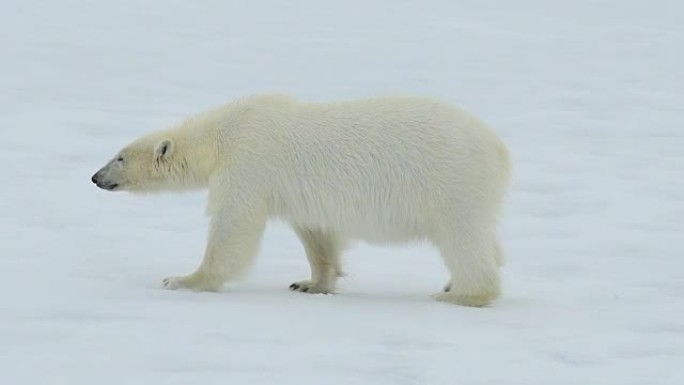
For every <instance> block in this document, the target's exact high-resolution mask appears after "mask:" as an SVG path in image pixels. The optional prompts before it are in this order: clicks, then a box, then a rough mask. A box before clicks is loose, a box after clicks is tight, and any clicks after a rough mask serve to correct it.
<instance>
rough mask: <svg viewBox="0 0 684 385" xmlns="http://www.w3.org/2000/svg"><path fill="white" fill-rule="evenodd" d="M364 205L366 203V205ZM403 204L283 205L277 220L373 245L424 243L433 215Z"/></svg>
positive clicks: (275, 213)
mask: <svg viewBox="0 0 684 385" xmlns="http://www.w3.org/2000/svg"><path fill="white" fill-rule="evenodd" d="M364 203H365V202H364ZM402 203H403V204H397V203H396V202H394V204H385V205H373V204H359V202H355V204H351V202H345V201H344V199H336V200H331V201H327V202H320V201H318V200H313V201H306V200H294V201H293V200H290V201H287V202H283V201H281V203H280V204H279V205H277V206H278V207H276V210H273V212H272V214H273V216H274V217H278V218H280V219H282V220H284V221H286V222H289V223H291V224H293V225H297V226H300V227H304V228H310V229H322V230H328V231H334V232H336V233H338V234H340V235H342V236H344V237H346V238H349V239H357V240H362V241H366V242H370V243H401V242H406V241H411V240H417V239H421V238H423V237H424V236H425V234H426V233H427V231H428V227H429V225H430V224H429V218H430V217H431V215H429V213H426V212H424V210H421V209H420V208H419V207H414V206H412V205H411V204H408V203H407V202H402Z"/></svg>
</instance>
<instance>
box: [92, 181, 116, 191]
mask: <svg viewBox="0 0 684 385" xmlns="http://www.w3.org/2000/svg"><path fill="white" fill-rule="evenodd" d="M97 187H99V188H101V189H103V190H107V191H112V190H114V189H116V188H117V187H119V184H118V183H111V184H110V183H98V184H97Z"/></svg>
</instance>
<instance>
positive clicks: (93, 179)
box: [90, 174, 97, 184]
mask: <svg viewBox="0 0 684 385" xmlns="http://www.w3.org/2000/svg"><path fill="white" fill-rule="evenodd" d="M90 180H91V181H93V183H95V184H97V174H95V175H93V177H92V178H90Z"/></svg>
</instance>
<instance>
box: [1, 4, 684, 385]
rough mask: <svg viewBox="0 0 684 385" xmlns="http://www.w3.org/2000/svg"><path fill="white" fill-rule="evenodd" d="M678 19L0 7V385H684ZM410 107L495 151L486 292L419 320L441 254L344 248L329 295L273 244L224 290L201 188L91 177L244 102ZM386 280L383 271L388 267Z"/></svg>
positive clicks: (683, 142)
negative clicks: (227, 105)
mask: <svg viewBox="0 0 684 385" xmlns="http://www.w3.org/2000/svg"><path fill="white" fill-rule="evenodd" d="M682 14H684V5H682V3H681V2H678V1H670V2H667V1H655V0H654V1H648V2H646V1H619V0H615V1H598V0H597V1H590V0H579V1H578V0H576V1H565V2H560V1H557V2H551V1H531V0H522V1H515V2H513V1H505V0H500V1H495V2H492V1H487V2H485V1H475V0H471V1H451V0H439V1H437V0H436V1H424V2H419V1H391V0H383V1H380V0H377V1H372V0H366V1H361V0H353V1H344V2H324V1H314V0H310V1H298V0H295V1H281V2H278V1H275V0H269V1H253V2H246V1H234V2H229V1H219V0H213V1H204V2H191V1H180V0H176V1H162V0H147V1H135V2H134V1H100V2H95V1H90V2H88V1H72V0H66V1H47V0H45V1H19V0H12V1H6V2H3V7H2V11H1V12H0V49H1V51H0V52H1V53H2V58H1V59H0V87H1V88H0V164H2V173H1V176H0V180H1V181H2V187H0V272H1V274H2V275H1V276H2V279H1V280H0V383H2V384H11V385H19V384H33V385H35V384H51V385H55V384H145V385H149V384H166V385H171V384H295V383H296V384H325V385H336V384H345V385H346V384H374V385H382V384H525V385H529V384H544V385H548V384H568V385H576V384H589V383H596V384H616V385H617V384H619V385H626V384H656V385H667V384H681V383H684V374H683V373H684V372H682V364H683V363H684V272H683V271H682V270H683V268H684V246H682V234H683V231H682V230H684V224H683V222H682V218H684V107H682V100H684V99H683V98H684V53H683V51H682V47H684V27H683V25H682V22H681V20H682ZM271 90H274V91H281V92H289V93H292V94H294V95H297V96H299V97H302V98H306V99H310V100H322V99H326V100H327V99H342V98H352V97H358V96H368V95H376V94H385V93H391V92H410V93H416V94H428V95H435V96H439V97H443V98H445V99H447V100H450V101H453V102H455V103H459V104H461V105H464V106H466V107H467V108H469V109H471V110H473V111H475V112H476V113H478V114H479V115H481V116H482V117H483V118H484V119H485V120H486V121H488V122H489V123H490V124H491V125H492V126H494V127H495V129H496V130H497V131H498V132H499V133H500V134H501V136H502V137H503V138H504V139H505V140H506V141H507V143H508V144H509V146H510V148H511V151H512V153H513V156H514V161H515V171H516V173H515V180H514V186H513V187H514V188H513V192H512V194H511V197H510V201H509V204H508V210H507V215H506V217H505V221H504V223H503V227H502V233H503V239H504V245H505V247H506V251H507V260H508V263H507V265H506V266H505V268H504V277H505V295H504V297H503V298H502V299H501V300H500V301H499V302H497V303H496V304H495V305H494V306H493V307H491V308H488V309H472V308H463V307H457V306H450V305H446V304H440V303H436V302H433V301H432V300H431V299H430V297H429V294H430V293H432V292H435V291H437V290H439V289H440V288H441V287H442V285H443V284H444V283H445V282H446V278H447V276H446V273H445V271H444V270H443V269H442V265H441V261H440V260H439V258H438V256H437V254H436V253H435V251H434V250H432V249H431V248H429V247H427V246H423V245H415V246H412V247H410V248H407V249H400V248H379V247H369V246H366V245H359V246H358V247H356V248H354V249H352V250H351V251H350V252H349V254H348V255H347V257H346V265H347V268H346V269H347V271H348V272H349V273H350V277H349V278H347V279H346V280H344V281H342V282H341V289H340V293H339V294H338V295H334V296H310V295H306V294H300V293H291V292H289V291H288V290H287V286H288V284H289V283H291V282H292V281H294V280H298V279H303V278H306V276H307V274H308V266H307V263H306V260H305V257H304V254H303V250H302V248H301V246H300V245H299V244H298V242H297V241H296V239H295V238H294V236H293V234H292V233H291V232H290V231H289V230H288V229H287V228H284V227H282V226H281V225H278V224H273V225H271V226H269V228H268V232H267V234H266V237H265V240H264V244H263V248H262V253H261V256H260V259H259V262H258V264H257V266H256V267H255V270H254V273H253V274H252V275H251V276H250V278H249V279H248V280H246V281H244V282H242V283H239V284H235V285H231V286H228V287H227V288H226V290H225V291H224V292H222V293H214V294H208V293H204V294H198V293H189V292H170V291H164V290H162V289H161V287H160V281H161V279H162V278H163V277H164V276H167V275H176V274H184V273H188V272H190V271H192V270H193V269H194V268H195V266H196V265H197V264H198V263H199V261H200V257H201V255H202V249H203V246H204V241H205V238H206V235H205V232H206V225H207V220H206V218H204V217H203V210H204V198H205V195H204V194H202V193H197V194H188V195H165V196H160V197H145V198H141V197H131V196H127V195H123V194H111V193H107V192H104V191H101V190H98V189H97V188H95V187H94V186H92V185H91V183H90V180H89V178H90V176H91V174H92V173H93V172H94V171H95V170H96V169H97V168H99V167H100V166H101V165H102V163H103V162H104V161H106V160H107V159H108V158H109V157H110V156H112V155H113V154H114V153H115V151H117V150H118V148H119V147H120V146H121V145H123V144H126V143H127V142H128V141H130V140H131V139H133V138H135V137H136V136H138V135H140V134H143V133H145V132H148V131H150V130H153V129H157V128H162V127H165V126H167V125H169V124H171V123H174V122H176V121H177V120H179V119H181V118H183V117H185V116H187V115H188V114H191V113H194V112H197V111H198V110H201V109H203V108H206V107H209V106H213V105H215V104H219V103H223V102H225V101H227V100H230V99H232V98H235V97H238V96H242V95H245V94H250V93H256V92H262V91H271ZM387 265H391V266H392V267H391V268H388V267H387Z"/></svg>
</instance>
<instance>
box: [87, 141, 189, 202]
mask: <svg viewBox="0 0 684 385" xmlns="http://www.w3.org/2000/svg"><path fill="white" fill-rule="evenodd" d="M174 150H175V145H174V141H173V140H172V139H169V138H165V137H161V138H155V137H150V138H143V139H140V140H137V141H135V142H133V143H131V144H130V145H128V146H126V147H125V148H124V149H122V150H121V151H119V153H118V154H116V156H115V157H114V158H113V159H112V160H110V161H109V162H108V163H107V164H105V165H104V167H102V168H101V169H100V170H99V171H97V172H96V173H95V175H93V176H92V178H91V180H92V182H93V183H95V184H96V185H97V187H99V188H101V189H104V190H109V191H128V192H149V191H154V190H163V189H168V188H173V187H174V185H175V184H176V182H177V181H176V179H177V177H179V176H180V175H178V174H179V172H182V171H183V169H186V168H187V164H186V160H185V159H184V158H183V157H180V156H176V155H177V154H175V151H174Z"/></svg>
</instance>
